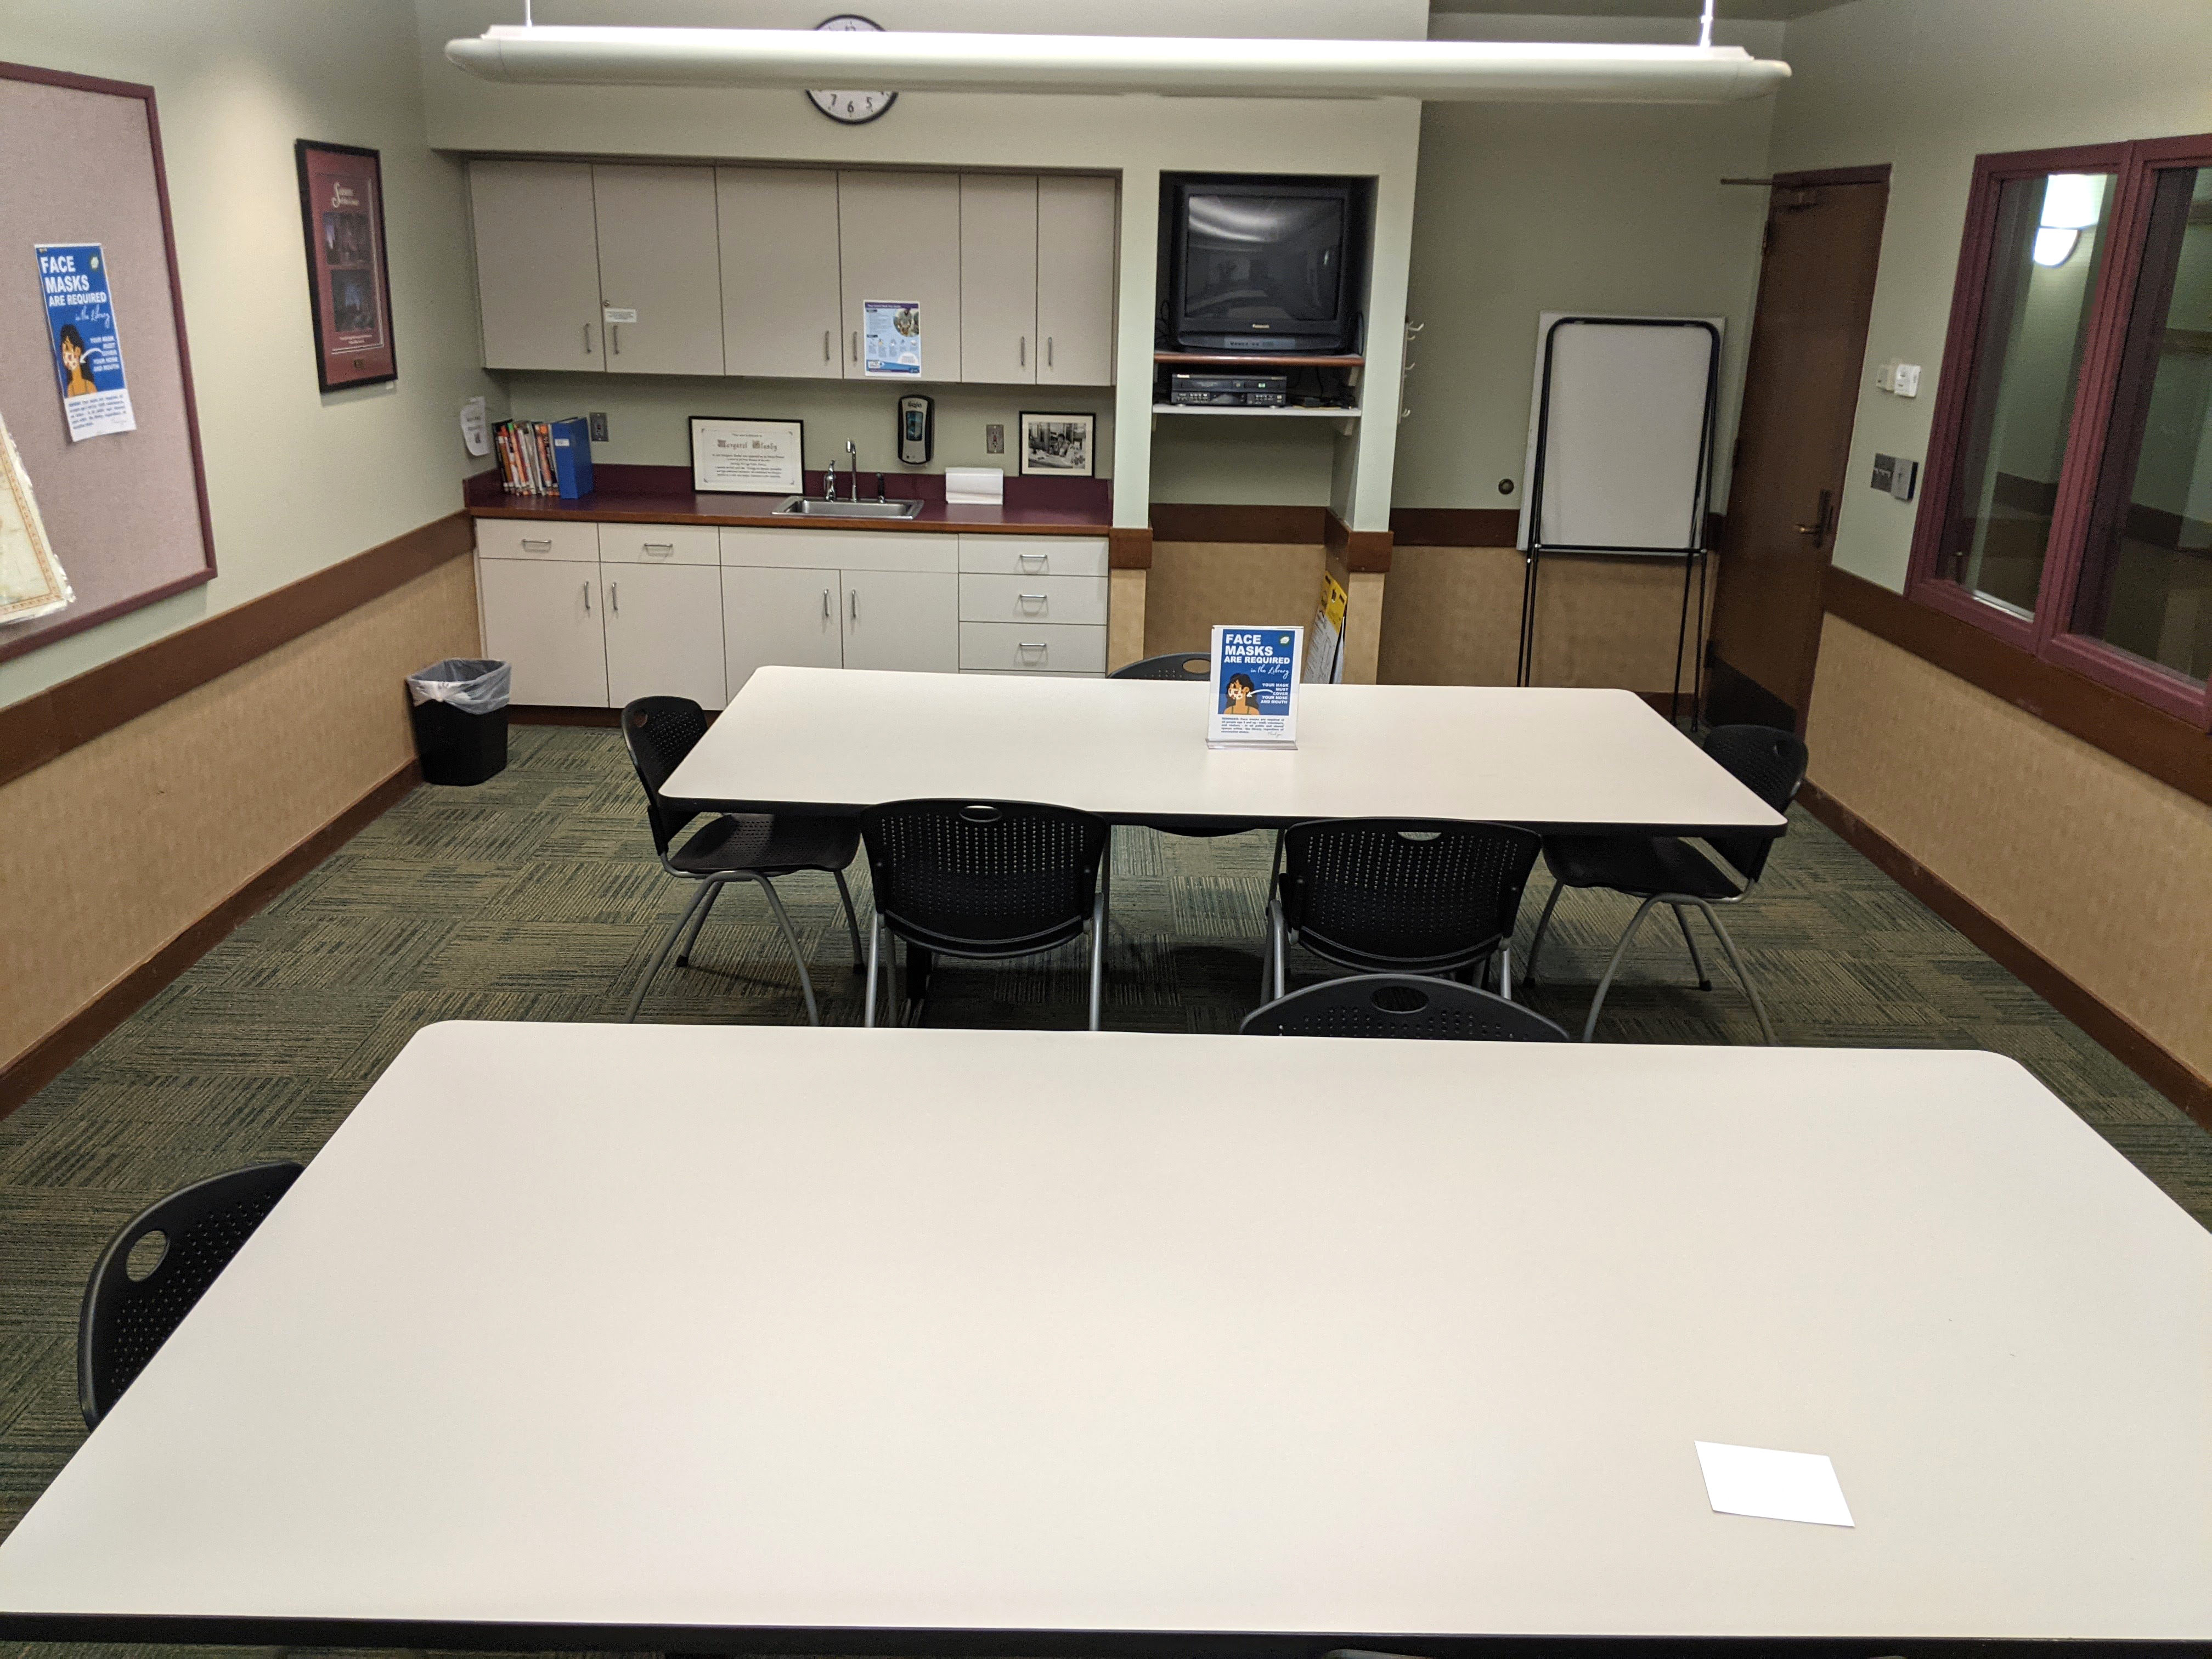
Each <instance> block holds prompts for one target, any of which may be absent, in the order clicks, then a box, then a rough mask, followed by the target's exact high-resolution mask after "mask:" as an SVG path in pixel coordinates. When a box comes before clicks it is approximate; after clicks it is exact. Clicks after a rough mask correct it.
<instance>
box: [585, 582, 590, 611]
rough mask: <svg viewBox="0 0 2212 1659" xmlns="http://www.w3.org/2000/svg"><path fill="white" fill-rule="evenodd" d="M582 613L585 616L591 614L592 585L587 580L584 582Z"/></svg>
mask: <svg viewBox="0 0 2212 1659" xmlns="http://www.w3.org/2000/svg"><path fill="white" fill-rule="evenodd" d="M584 614H585V615H586V616H587V617H588V616H590V615H591V614H592V585H591V583H589V582H586V583H585V584H584Z"/></svg>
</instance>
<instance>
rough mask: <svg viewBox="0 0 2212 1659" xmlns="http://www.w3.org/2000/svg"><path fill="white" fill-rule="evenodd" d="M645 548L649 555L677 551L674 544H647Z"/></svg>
mask: <svg viewBox="0 0 2212 1659" xmlns="http://www.w3.org/2000/svg"><path fill="white" fill-rule="evenodd" d="M644 547H645V550H646V551H647V552H648V553H673V552H674V551H675V550H676V544H675V543H674V542H647V543H645V544H644Z"/></svg>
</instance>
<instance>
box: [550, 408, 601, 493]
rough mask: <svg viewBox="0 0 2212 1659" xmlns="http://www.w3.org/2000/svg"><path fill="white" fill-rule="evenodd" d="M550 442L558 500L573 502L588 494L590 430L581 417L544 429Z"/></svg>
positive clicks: (589, 480)
mask: <svg viewBox="0 0 2212 1659" xmlns="http://www.w3.org/2000/svg"><path fill="white" fill-rule="evenodd" d="M546 429H547V430H548V431H549V432H550V433H551V435H552V438H553V481H554V483H556V485H558V486H559V488H560V491H561V499H562V501H574V500H575V499H576V498H577V497H578V496H580V495H590V494H591V493H592V428H591V422H588V421H586V419H585V418H584V417H583V416H581V415H571V416H569V417H568V419H567V420H565V421H555V422H552V423H551V424H550V426H549V427H548V428H546Z"/></svg>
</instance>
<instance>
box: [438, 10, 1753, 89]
mask: <svg viewBox="0 0 2212 1659" xmlns="http://www.w3.org/2000/svg"><path fill="white" fill-rule="evenodd" d="M446 56H447V58H449V59H451V60H452V61H453V63H454V64H458V65H459V67H460V68H462V69H464V70H467V71H468V72H469V73H470V74H471V75H475V76H481V77H482V78H483V79H484V80H487V81H510V82H527V83H531V84H535V85H540V86H634V87H753V88H775V87H790V88H806V87H882V88H884V89H885V90H887V91H894V92H1008V93H1094V94H1115V93H1158V94H1169V95H1177V96H1183V97H1194V98H1422V99H1429V100H1436V101H1440V102H1466V103H1492V102H1498V103H1612V104H1722V103H1733V102H1736V101H1738V100H1744V99H1750V98H1761V97H1765V95H1766V94H1769V93H1771V92H1773V91H1774V90H1775V89H1776V88H1778V87H1779V86H1780V85H1781V84H1782V82H1784V81H1785V80H1787V79H1789V76H1790V66H1789V65H1788V64H1784V63H1778V62H1776V61H1775V60H1773V59H1771V58H1753V57H1752V56H1750V55H1749V54H1748V53H1747V52H1745V51H1744V50H1743V49H1742V48H1741V46H1537V45H1531V44H1528V43H1527V42H1522V41H1489V40H1182V39H1172V38H1159V37H1152V36H1128V35H1104V34H945V33H926V32H908V31H904V30H898V31H892V32H889V33H876V32H873V31H851V32H848V31H842V30H827V29H679V28H644V27H635V28H633V27H617V28H556V27H544V28H530V27H524V28H516V27H509V26H507V25H498V26H495V27H492V28H489V29H487V30H486V31H485V32H484V33H483V35H482V36H481V37H479V38H477V39H476V40H453V41H449V42H447V46H446Z"/></svg>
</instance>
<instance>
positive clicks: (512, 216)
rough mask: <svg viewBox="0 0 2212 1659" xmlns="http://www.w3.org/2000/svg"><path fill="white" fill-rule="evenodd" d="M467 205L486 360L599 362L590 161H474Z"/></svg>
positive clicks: (590, 365) (501, 364) (588, 365)
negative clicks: (474, 238) (474, 244)
mask: <svg viewBox="0 0 2212 1659" xmlns="http://www.w3.org/2000/svg"><path fill="white" fill-rule="evenodd" d="M469 206H470V213H471V219H472V220H473V224H474V229H475V232H476V243H477V299H478V301H479V302H480V304H481V307H482V309H483V360H484V365H485V367H486V368H568V369H576V368H584V369H596V368H599V367H601V360H602V350H603V341H602V337H601V336H602V330H601V327H600V324H599V231H598V228H597V222H596V219H595V216H594V214H593V211H592V167H591V166H590V164H589V163H588V162H584V161H477V162H474V163H472V164H471V166H470V167H469Z"/></svg>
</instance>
